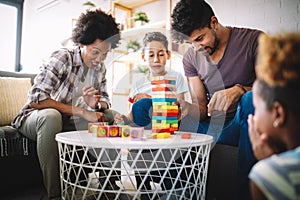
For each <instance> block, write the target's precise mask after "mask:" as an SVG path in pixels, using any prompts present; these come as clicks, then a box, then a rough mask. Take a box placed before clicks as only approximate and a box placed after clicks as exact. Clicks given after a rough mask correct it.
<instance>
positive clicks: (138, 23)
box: [134, 21, 145, 27]
mask: <svg viewBox="0 0 300 200" xmlns="http://www.w3.org/2000/svg"><path fill="white" fill-rule="evenodd" d="M134 24H135V26H136V27H139V26H143V25H144V24H145V22H144V21H135V22H134Z"/></svg>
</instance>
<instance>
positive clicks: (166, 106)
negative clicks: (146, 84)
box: [151, 76, 178, 138]
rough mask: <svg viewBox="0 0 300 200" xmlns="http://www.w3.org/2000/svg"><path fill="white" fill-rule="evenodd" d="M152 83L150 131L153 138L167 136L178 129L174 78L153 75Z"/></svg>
mask: <svg viewBox="0 0 300 200" xmlns="http://www.w3.org/2000/svg"><path fill="white" fill-rule="evenodd" d="M151 85H152V106H153V115H152V133H153V134H154V138H169V137H170V135H171V134H174V131H176V130H178V106H177V105H173V103H174V102H176V101H177V98H176V78H175V77H163V76H155V77H152V79H151Z"/></svg>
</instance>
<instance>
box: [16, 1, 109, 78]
mask: <svg viewBox="0 0 300 200" xmlns="http://www.w3.org/2000/svg"><path fill="white" fill-rule="evenodd" d="M47 1H48V2H49V0H27V1H24V16H23V31H22V53H21V64H22V66H23V71H30V72H36V71H37V70H38V67H39V66H40V64H41V62H42V60H43V59H46V58H48V57H49V56H50V54H51V53H52V52H53V51H54V50H56V49H57V48H59V47H61V43H62V41H64V40H65V39H67V38H68V37H70V36H71V33H72V19H76V18H77V17H78V16H79V15H80V13H81V12H83V11H85V9H86V7H84V6H83V5H82V4H83V2H86V0H59V4H57V5H55V6H53V7H50V8H48V9H46V10H43V11H41V12H38V11H37V8H38V7H39V6H41V5H42V4H44V3H45V2H47ZM94 2H101V1H94ZM96 5H97V6H98V7H101V8H103V9H104V10H108V9H109V1H108V0H106V1H104V0H103V2H102V3H99V4H96Z"/></svg>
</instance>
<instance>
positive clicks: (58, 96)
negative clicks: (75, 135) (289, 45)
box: [14, 9, 120, 199]
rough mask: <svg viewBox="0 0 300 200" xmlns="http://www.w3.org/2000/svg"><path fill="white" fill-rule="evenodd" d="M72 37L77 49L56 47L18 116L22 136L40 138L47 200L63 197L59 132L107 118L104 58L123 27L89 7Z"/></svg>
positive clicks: (40, 153)
mask: <svg viewBox="0 0 300 200" xmlns="http://www.w3.org/2000/svg"><path fill="white" fill-rule="evenodd" d="M72 40H73V42H74V43H75V45H74V47H72V48H62V49H59V50H57V51H55V52H54V53H53V54H52V55H51V56H50V58H49V60H48V61H47V62H46V63H44V64H43V65H42V66H41V67H40V72H39V73H38V74H37V76H36V78H35V81H34V85H33V86H32V87H31V89H30V92H29V95H28V100H27V103H26V105H25V106H24V107H23V109H22V110H21V111H20V113H19V115H18V116H17V117H16V118H15V120H14V126H15V127H16V128H18V129H19V130H20V132H21V133H22V134H24V135H25V136H26V137H29V138H30V139H32V140H35V141H37V152H38V158H39V162H40V166H41V170H42V174H43V180H44V185H45V188H46V191H47V195H48V198H49V199H60V195H61V191H60V189H61V188H60V178H59V160H58V147H57V143H56V141H55V135H56V134H57V133H59V132H62V131H67V130H76V129H86V127H87V123H88V122H98V121H107V120H108V119H107V117H106V113H105V111H106V110H107V109H108V108H109V107H110V100H109V97H108V93H107V91H106V68H105V66H104V63H103V61H104V60H105V58H106V56H107V53H108V52H109V51H110V50H111V49H112V48H115V47H117V45H118V43H119V40H120V31H119V29H118V25H117V23H116V22H115V19H114V18H113V17H112V16H111V15H108V14H106V13H105V12H103V11H102V10H100V9H96V10H88V11H87V12H86V13H82V14H81V15H80V16H79V18H78V21H77V24H76V27H75V28H74V30H73V34H72ZM112 120H113V119H112Z"/></svg>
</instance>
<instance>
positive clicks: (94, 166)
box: [56, 131, 213, 200]
mask: <svg viewBox="0 0 300 200" xmlns="http://www.w3.org/2000/svg"><path fill="white" fill-rule="evenodd" d="M179 134H180V132H179V133H178V135H172V136H171V137H170V138H168V139H147V140H144V141H132V140H130V139H127V138H119V137H118V138H98V137H95V136H93V135H92V134H89V133H88V132H87V131H72V132H64V133H59V134H57V135H56V140H57V142H58V147H59V154H60V156H59V159H60V177H61V187H62V198H63V199H89V198H92V199H109V200H110V199H142V200H143V199H191V198H192V197H193V198H195V197H196V199H205V188H206V179H207V170H208V163H209V155H210V149H211V145H212V143H213V138H212V137H211V136H208V135H203V134H197V133H193V134H192V137H191V139H182V138H181V136H180V135H179ZM137 182H138V183H137Z"/></svg>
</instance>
